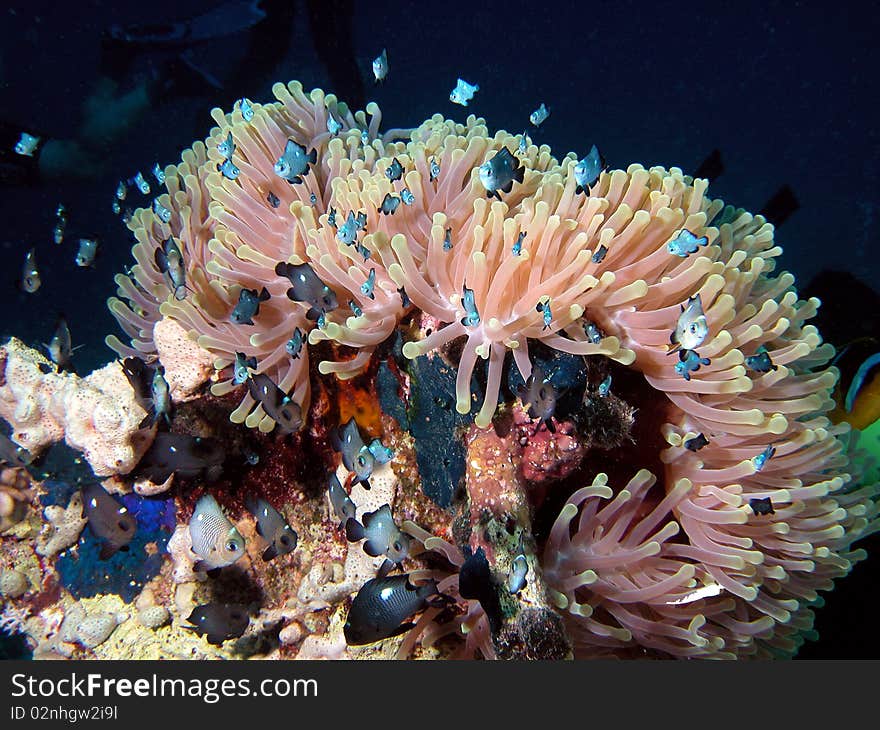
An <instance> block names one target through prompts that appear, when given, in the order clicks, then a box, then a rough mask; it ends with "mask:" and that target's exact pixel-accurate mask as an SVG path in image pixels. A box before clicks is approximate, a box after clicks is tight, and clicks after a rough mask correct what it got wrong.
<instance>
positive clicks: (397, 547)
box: [391, 540, 403, 552]
mask: <svg viewBox="0 0 880 730" xmlns="http://www.w3.org/2000/svg"><path fill="white" fill-rule="evenodd" d="M391 547H393V548H394V550H395V551H396V552H400V551H401V550H403V547H402V546H401V544H400V541H399V540H395V541H394V544H393V545H392V546H391Z"/></svg>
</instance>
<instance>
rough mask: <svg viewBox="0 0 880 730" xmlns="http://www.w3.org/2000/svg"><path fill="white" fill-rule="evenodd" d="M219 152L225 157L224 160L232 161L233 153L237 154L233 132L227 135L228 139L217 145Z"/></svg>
mask: <svg viewBox="0 0 880 730" xmlns="http://www.w3.org/2000/svg"><path fill="white" fill-rule="evenodd" d="M217 151H218V152H219V153H220V154H221V155H223V159H224V160H231V159H232V153H233V152H235V142H234V141H233V140H232V132H231V131H230V132H229V133H228V134H227V135H226V139H224V140H223V141H222V142H220V143H219V144H218V145H217Z"/></svg>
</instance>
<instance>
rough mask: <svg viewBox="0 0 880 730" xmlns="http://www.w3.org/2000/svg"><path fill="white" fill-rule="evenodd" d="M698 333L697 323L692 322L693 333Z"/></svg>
mask: <svg viewBox="0 0 880 730" xmlns="http://www.w3.org/2000/svg"><path fill="white" fill-rule="evenodd" d="M696 333H697V325H696V324H692V325H691V334H694V335H695V334H696Z"/></svg>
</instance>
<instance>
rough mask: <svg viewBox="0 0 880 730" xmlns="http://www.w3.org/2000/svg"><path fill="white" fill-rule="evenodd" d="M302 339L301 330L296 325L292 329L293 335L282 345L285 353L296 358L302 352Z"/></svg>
mask: <svg viewBox="0 0 880 730" xmlns="http://www.w3.org/2000/svg"><path fill="white" fill-rule="evenodd" d="M303 341H304V337H303V331H302V330H301V329H300V328H299V327H296V328H295V329H294V330H293V336H292V337H291V338H290V339H289V340H288V341H287V342H286V343H285V345H284V349H285V350H287V354H288V355H290V357H291V358H293V359H294V360H296V359H297V358H298V357H299V356H300V354H301V353H302V347H303Z"/></svg>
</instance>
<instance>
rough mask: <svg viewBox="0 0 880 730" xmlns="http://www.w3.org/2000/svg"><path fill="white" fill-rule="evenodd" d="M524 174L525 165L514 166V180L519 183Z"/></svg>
mask: <svg viewBox="0 0 880 730" xmlns="http://www.w3.org/2000/svg"><path fill="white" fill-rule="evenodd" d="M525 174H526V168H525V166H524V165H520V166H519V167H517V168H516V170H514V172H513V179H514V180H516V181H517V182H518V183H521V182H522V181H523V178H524V177H525Z"/></svg>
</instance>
